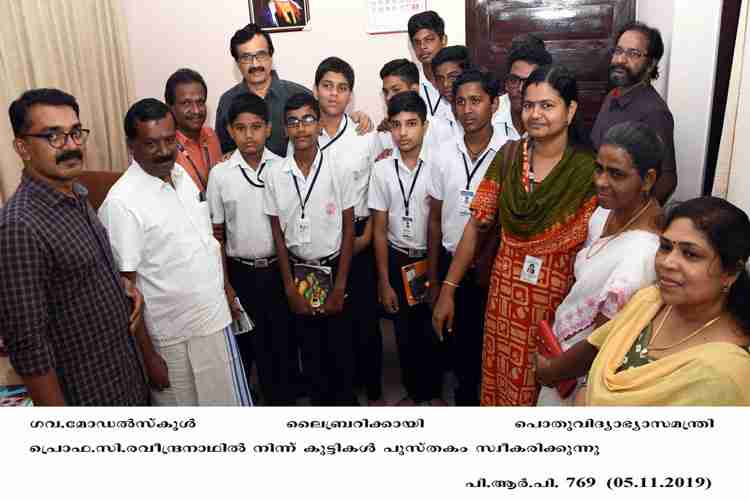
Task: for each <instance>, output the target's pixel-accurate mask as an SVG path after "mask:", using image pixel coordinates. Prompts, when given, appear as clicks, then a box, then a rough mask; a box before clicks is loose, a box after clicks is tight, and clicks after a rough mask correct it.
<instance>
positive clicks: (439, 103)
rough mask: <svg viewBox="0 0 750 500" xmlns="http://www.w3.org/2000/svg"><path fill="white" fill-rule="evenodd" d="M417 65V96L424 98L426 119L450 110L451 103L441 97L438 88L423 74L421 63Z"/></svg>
mask: <svg viewBox="0 0 750 500" xmlns="http://www.w3.org/2000/svg"><path fill="white" fill-rule="evenodd" d="M418 67H419V96H420V97H421V98H422V99H424V102H425V104H426V105H427V119H428V120H429V119H430V118H432V117H434V116H443V114H444V113H445V111H446V108H447V111H450V110H451V105H450V103H449V102H448V101H446V100H445V99H443V98H442V96H441V95H440V92H439V91H438V89H437V88H436V87H435V86H434V85H433V84H432V82H431V81H430V80H428V79H427V77H426V76H425V75H424V71H423V69H422V66H421V65H418Z"/></svg>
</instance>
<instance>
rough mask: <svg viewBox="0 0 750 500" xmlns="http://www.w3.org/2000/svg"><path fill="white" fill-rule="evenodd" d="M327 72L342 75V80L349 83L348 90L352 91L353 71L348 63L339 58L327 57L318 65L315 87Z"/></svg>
mask: <svg viewBox="0 0 750 500" xmlns="http://www.w3.org/2000/svg"><path fill="white" fill-rule="evenodd" d="M329 71H330V72H331V73H338V74H340V75H344V78H346V81H347V82H348V83H349V90H354V70H353V69H352V67H351V65H350V64H349V63H348V62H346V61H344V60H343V59H341V58H339V57H329V58H327V59H324V60H323V62H321V63H320V65H318V69H317V70H316V71H315V86H316V87H317V86H318V85H320V81H321V80H322V79H323V77H324V76H325V74H326V73H328V72H329Z"/></svg>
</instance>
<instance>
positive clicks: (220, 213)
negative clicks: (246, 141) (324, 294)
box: [206, 148, 281, 259]
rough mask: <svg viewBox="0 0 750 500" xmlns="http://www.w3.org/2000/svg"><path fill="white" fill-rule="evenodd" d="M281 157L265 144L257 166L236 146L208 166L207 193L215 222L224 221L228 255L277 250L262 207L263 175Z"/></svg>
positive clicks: (250, 256)
mask: <svg viewBox="0 0 750 500" xmlns="http://www.w3.org/2000/svg"><path fill="white" fill-rule="evenodd" d="M280 161H281V157H280V156H278V155H276V154H274V153H273V152H271V150H270V149H268V148H264V149H263V155H262V156H261V160H260V163H259V164H258V170H255V169H253V168H252V167H250V165H248V164H247V162H246V161H245V159H244V158H243V157H242V153H240V151H239V150H235V152H234V154H232V156H230V157H229V159H228V160H226V161H224V162H221V163H219V164H218V165H216V166H214V167H213V168H212V169H211V175H209V177H208V188H207V189H206V196H207V197H208V205H209V207H210V209H211V220H212V221H213V223H214V224H224V228H225V230H226V242H225V246H224V250H225V251H226V254H227V255H228V256H229V257H239V258H241V259H262V258H266V257H272V256H274V255H275V254H276V249H275V248H274V245H273V235H272V234H271V222H270V221H269V220H268V216H267V215H266V213H265V212H264V211H263V189H264V188H263V186H264V183H263V179H264V178H265V176H266V175H267V174H268V172H269V171H270V170H271V169H272V168H276V167H277V166H278V163H279V162H280Z"/></svg>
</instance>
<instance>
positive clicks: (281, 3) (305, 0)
mask: <svg viewBox="0 0 750 500" xmlns="http://www.w3.org/2000/svg"><path fill="white" fill-rule="evenodd" d="M247 3H248V7H249V8H250V22H251V23H255V24H257V25H258V26H260V27H261V28H263V30H265V31H301V30H303V29H305V28H306V27H307V25H308V23H309V22H310V0H248V2H247Z"/></svg>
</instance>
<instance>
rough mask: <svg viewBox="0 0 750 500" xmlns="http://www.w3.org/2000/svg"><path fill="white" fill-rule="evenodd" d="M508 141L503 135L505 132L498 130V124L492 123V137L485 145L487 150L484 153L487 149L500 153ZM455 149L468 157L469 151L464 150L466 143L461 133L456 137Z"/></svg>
mask: <svg viewBox="0 0 750 500" xmlns="http://www.w3.org/2000/svg"><path fill="white" fill-rule="evenodd" d="M461 130H462V131H463V129H461ZM507 140H508V137H507V136H506V135H505V130H504V129H502V128H500V126H498V124H496V123H493V124H492V137H490V142H489V143H488V144H487V148H485V150H484V151H487V150H489V149H491V150H493V151H495V152H497V151H500V148H501V147H503V144H505V142H506V141H507ZM456 147H457V148H458V150H459V151H460V152H461V153H463V154H466V155H468V154H469V151H468V150H467V148H466V143H465V142H464V134H463V133H461V134H460V135H457V136H456ZM484 151H482V153H484Z"/></svg>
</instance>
